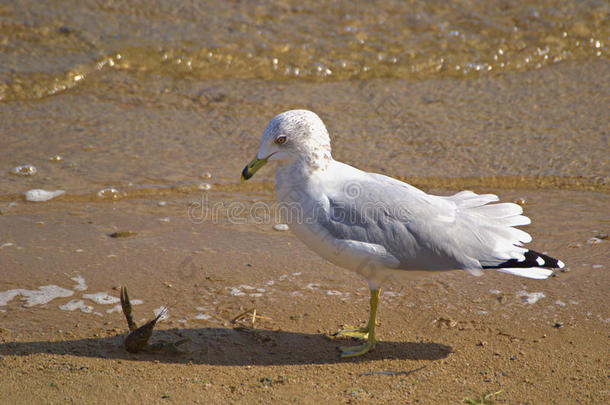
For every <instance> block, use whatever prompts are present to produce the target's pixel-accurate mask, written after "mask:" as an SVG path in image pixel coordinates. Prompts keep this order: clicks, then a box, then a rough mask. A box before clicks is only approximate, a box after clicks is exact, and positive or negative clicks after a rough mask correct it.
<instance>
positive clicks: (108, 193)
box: [97, 187, 126, 200]
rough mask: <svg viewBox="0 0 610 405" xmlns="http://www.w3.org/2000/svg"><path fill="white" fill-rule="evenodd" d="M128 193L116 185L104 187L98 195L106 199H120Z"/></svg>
mask: <svg viewBox="0 0 610 405" xmlns="http://www.w3.org/2000/svg"><path fill="white" fill-rule="evenodd" d="M125 195H126V194H125V193H122V192H120V191H119V190H117V189H116V188H114V187H107V188H103V189H101V190H100V191H98V192H97V196H98V197H99V198H102V199H104V200H118V199H119V198H121V197H124V196H125Z"/></svg>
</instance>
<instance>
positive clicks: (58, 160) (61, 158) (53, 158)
mask: <svg viewBox="0 0 610 405" xmlns="http://www.w3.org/2000/svg"><path fill="white" fill-rule="evenodd" d="M49 160H50V161H51V162H61V161H62V160H64V158H63V157H61V156H59V155H53V156H51V157H49Z"/></svg>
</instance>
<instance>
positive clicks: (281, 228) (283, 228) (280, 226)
mask: <svg viewBox="0 0 610 405" xmlns="http://www.w3.org/2000/svg"><path fill="white" fill-rule="evenodd" d="M273 229H275V230H276V231H287V230H288V229H290V228H289V227H288V225H286V224H275V225H273Z"/></svg>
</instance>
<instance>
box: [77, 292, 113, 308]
mask: <svg viewBox="0 0 610 405" xmlns="http://www.w3.org/2000/svg"><path fill="white" fill-rule="evenodd" d="M83 298H85V299H88V300H91V301H93V302H95V303H96V304H102V305H111V304H116V303H117V302H120V301H121V300H120V299H118V298H117V297H113V296H111V295H108V294H106V293H105V292H98V293H95V294H83Z"/></svg>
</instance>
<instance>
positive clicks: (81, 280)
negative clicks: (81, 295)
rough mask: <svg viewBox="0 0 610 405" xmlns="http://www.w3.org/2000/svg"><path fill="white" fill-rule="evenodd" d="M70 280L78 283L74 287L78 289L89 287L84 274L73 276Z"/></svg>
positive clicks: (83, 289) (82, 289)
mask: <svg viewBox="0 0 610 405" xmlns="http://www.w3.org/2000/svg"><path fill="white" fill-rule="evenodd" d="M70 280H72V281H74V282H75V283H76V285H75V286H74V287H72V288H74V289H75V290H77V291H85V290H86V289H87V288H88V286H87V284H86V283H85V278H84V277H83V276H76V277H71V278H70Z"/></svg>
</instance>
